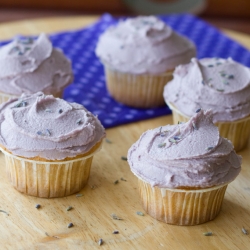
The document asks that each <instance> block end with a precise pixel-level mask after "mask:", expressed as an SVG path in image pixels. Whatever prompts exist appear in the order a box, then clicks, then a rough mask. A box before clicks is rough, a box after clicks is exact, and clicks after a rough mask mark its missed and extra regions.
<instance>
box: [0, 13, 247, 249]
mask: <svg viewBox="0 0 250 250" xmlns="http://www.w3.org/2000/svg"><path fill="white" fill-rule="evenodd" d="M95 20H96V17H86V16H84V17H62V18H47V19H38V20H29V21H20V22H13V23H4V24H2V25H0V39H1V40H3V39H9V38H11V37H13V36H14V35H16V34H20V33H22V34H27V35H31V34H32V35H35V34H39V33H40V32H46V33H50V32H57V31H61V30H68V29H76V28H81V27H83V26H85V25H87V24H90V23H92V22H94V21H95ZM223 32H225V33H227V34H228V35H229V36H231V37H232V38H234V39H235V40H237V41H239V42H241V43H242V44H244V45H245V46H246V47H247V46H248V48H250V37H248V36H246V35H244V34H240V33H236V32H232V31H229V30H227V31H223ZM171 123H172V117H171V115H169V116H163V117H159V118H155V119H151V120H146V121H141V122H136V123H131V124H127V125H123V126H119V127H115V128H112V129H108V130H107V138H108V139H109V140H110V141H111V142H112V143H107V142H105V143H104V145H103V149H102V150H101V152H100V153H98V154H97V155H96V156H95V157H94V161H93V165H92V169H91V174H90V179H89V183H88V185H87V186H86V187H85V188H84V189H83V190H82V191H81V192H80V193H81V194H83V196H81V197H76V195H71V196H68V197H65V198H58V199H42V198H36V197H31V196H26V195H23V194H21V193H19V192H18V191H16V190H15V189H14V188H13V187H12V186H11V185H10V183H9V181H8V179H7V178H6V173H5V166H4V158H3V155H2V154H0V170H1V172H2V174H1V176H0V188H1V192H0V201H1V202H0V217H1V223H0V248H1V249H25V250H27V249H99V248H102V249H209V250H211V249H233V250H235V249H249V246H250V235H245V234H243V232H242V227H244V228H246V229H248V230H249V231H250V182H249V180H250V147H249V146H248V148H247V149H245V150H244V151H242V152H240V154H241V155H242V156H243V164H242V171H241V173H240V175H239V176H238V177H237V179H236V180H235V181H233V182H232V183H231V184H230V185H229V187H228V189H227V192H226V195H225V199H224V203H223V207H222V211H221V213H220V214H219V215H218V217H217V218H216V219H215V220H213V221H210V222H208V223H205V224H202V225H197V226H174V225H168V224H165V223H163V222H159V221H157V220H155V219H153V218H151V217H150V216H149V215H145V216H139V215H137V214H136V212H137V211H142V212H143V209H142V207H141V204H140V199H139V193H138V189H137V179H136V177H135V176H134V175H133V174H132V173H131V171H130V169H129V166H128V164H127V162H126V161H123V160H121V156H126V154H127V150H128V149H129V147H130V146H131V144H132V143H134V142H135V141H136V140H137V139H138V138H139V136H140V135H141V134H142V133H143V132H144V131H145V130H147V129H151V128H155V127H159V126H163V125H166V124H171ZM121 178H123V179H125V180H126V181H124V180H121ZM116 180H119V182H118V183H117V184H114V182H115V181H116ZM93 187H94V188H93ZM36 204H41V208H40V209H36V208H35V206H36ZM68 206H72V207H73V209H72V210H70V211H67V207H68ZM2 211H6V212H7V213H8V214H9V215H7V214H6V213H4V212H2ZM113 213H114V214H116V215H117V216H119V217H121V218H122V219H123V220H113V219H112V217H111V214H113ZM70 222H72V223H73V224H74V226H73V227H72V228H68V227H67V225H68V224H69V223H70ZM114 230H118V231H119V234H113V233H112V232H113V231H114ZM204 232H213V235H212V236H204V235H203V233H204ZM100 238H102V239H103V242H104V243H103V245H101V246H99V245H98V240H99V239H100Z"/></svg>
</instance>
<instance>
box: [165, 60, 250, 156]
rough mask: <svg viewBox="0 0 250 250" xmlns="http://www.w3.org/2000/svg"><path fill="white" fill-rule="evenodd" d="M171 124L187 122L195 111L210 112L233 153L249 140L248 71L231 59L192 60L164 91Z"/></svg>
mask: <svg viewBox="0 0 250 250" xmlns="http://www.w3.org/2000/svg"><path fill="white" fill-rule="evenodd" d="M164 98H165V101H166V103H167V104H168V106H169V107H170V108H171V109H172V111H173V119H174V123H178V121H187V120H188V119H189V118H190V117H191V116H192V114H193V113H194V112H195V111H196V110H197V109H199V108H202V109H211V110H212V112H213V121H214V122H215V123H216V125H217V126H218V127H219V131H220V134H221V136H223V137H225V138H228V139H229V140H230V141H231V142H232V143H233V145H234V148H235V150H236V151H239V150H242V149H244V148H245V147H246V145H247V142H248V140H249V137H250V69H249V68H247V67H245V66H243V65H242V64H240V63H237V62H235V61H234V60H232V59H231V58H229V59H220V58H204V59H201V60H197V59H192V60H191V62H190V63H189V64H186V65H180V66H178V67H177V68H176V70H175V72H174V79H173V80H172V81H170V82H169V83H168V84H167V85H166V87H165V89H164Z"/></svg>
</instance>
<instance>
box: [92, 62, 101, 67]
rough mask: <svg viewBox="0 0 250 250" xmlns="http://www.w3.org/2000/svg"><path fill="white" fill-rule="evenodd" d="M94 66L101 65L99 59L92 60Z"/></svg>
mask: <svg viewBox="0 0 250 250" xmlns="http://www.w3.org/2000/svg"><path fill="white" fill-rule="evenodd" d="M93 63H94V64H95V65H96V66H100V65H101V63H100V62H99V61H94V62H93Z"/></svg>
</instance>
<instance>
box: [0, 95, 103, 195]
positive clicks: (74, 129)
mask: <svg viewBox="0 0 250 250" xmlns="http://www.w3.org/2000/svg"><path fill="white" fill-rule="evenodd" d="M104 136H105V131H104V128H103V126H102V125H101V123H100V121H99V120H98V119H97V117H95V116H94V115H93V114H91V113H90V112H88V111H87V110H86V109H85V108H84V107H83V106H82V105H80V104H77V103H68V102H66V101H64V100H62V99H59V98H54V97H53V96H52V95H47V96H46V95H44V94H43V93H41V92H40V93H36V94H33V95H28V96H25V95H23V96H21V98H19V99H11V100H9V101H8V102H6V103H4V104H2V105H1V106H0V147H1V150H2V152H3V153H4V154H5V162H6V169H7V173H8V177H9V179H10V181H11V183H12V185H13V186H14V187H15V188H16V189H17V190H18V191H20V192H22V193H25V194H28V195H32V196H37V197H46V198H51V197H63V196H67V195H70V194H73V193H76V192H78V191H80V190H81V189H82V188H83V187H84V186H85V184H86V183H87V181H88V178H89V173H90V167H91V162H92V158H93V156H94V154H95V153H96V152H98V151H99V149H100V148H101V143H102V139H103V137H104Z"/></svg>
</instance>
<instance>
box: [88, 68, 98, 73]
mask: <svg viewBox="0 0 250 250" xmlns="http://www.w3.org/2000/svg"><path fill="white" fill-rule="evenodd" d="M89 71H91V72H96V71H97V68H96V67H90V68H89Z"/></svg>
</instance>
